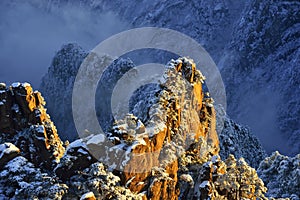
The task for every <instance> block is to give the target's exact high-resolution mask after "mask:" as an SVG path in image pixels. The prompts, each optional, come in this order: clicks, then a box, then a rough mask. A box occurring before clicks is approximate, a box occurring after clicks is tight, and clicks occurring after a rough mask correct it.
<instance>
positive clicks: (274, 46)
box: [222, 1, 300, 155]
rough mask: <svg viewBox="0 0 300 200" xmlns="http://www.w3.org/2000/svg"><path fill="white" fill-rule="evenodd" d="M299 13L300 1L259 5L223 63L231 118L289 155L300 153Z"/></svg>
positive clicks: (246, 19)
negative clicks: (248, 127)
mask: <svg viewBox="0 0 300 200" xmlns="http://www.w3.org/2000/svg"><path fill="white" fill-rule="evenodd" d="M299 10H300V3H299V1H272V2H270V1H263V2H262V1H253V2H252V3H251V4H250V5H249V6H248V7H247V8H246V10H245V13H244V15H243V17H242V18H241V21H240V23H239V24H238V25H237V27H236V28H235V33H234V35H233V39H232V41H231V43H230V44H229V45H228V51H227V52H226V53H225V54H224V57H223V60H222V63H223V64H222V74H223V80H225V83H226V85H227V98H228V102H229V104H228V106H229V108H228V113H229V115H230V116H232V117H233V119H236V120H237V121H238V122H242V123H246V124H248V125H249V126H250V127H251V128H252V130H253V132H254V133H256V135H258V137H259V138H260V139H261V141H262V142H263V145H264V146H265V147H266V148H267V149H268V151H272V150H273V151H274V150H275V147H274V145H273V144H274V143H276V144H277V148H278V149H279V150H280V151H282V152H284V153H286V154H289V155H294V154H297V153H299V152H300V149H299V148H300V134H299V133H300V132H299V129H300V118H299V117H300V106H299V105H300V96H299V95H300V82H299V77H300V67H299V62H300V61H299V58H300V35H299V32H300V23H299V21H300V15H299ZM270 138H272V139H270Z"/></svg>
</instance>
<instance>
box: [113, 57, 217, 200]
mask: <svg viewBox="0 0 300 200" xmlns="http://www.w3.org/2000/svg"><path fill="white" fill-rule="evenodd" d="M204 79H205V77H204V76H203V75H202V74H201V72H200V71H198V70H197V69H196V66H195V63H194V62H193V60H191V59H188V58H179V59H178V60H176V61H174V60H172V61H171V62H170V63H169V64H168V68H167V69H166V72H165V76H164V82H163V83H161V86H160V87H161V90H160V91H159V92H158V93H157V101H156V103H154V104H152V105H151V106H150V108H149V111H148V120H147V121H146V122H141V121H140V120H139V119H138V118H136V117H135V116H133V115H128V116H126V118H125V119H124V120H120V121H119V122H117V124H116V125H115V126H114V132H115V134H114V136H117V137H119V138H120V140H125V141H127V142H126V146H127V150H128V151H129V152H130V153H129V154H128V155H126V159H125V164H124V163H123V170H122V171H123V173H122V175H121V178H122V181H123V183H124V184H125V185H126V186H127V187H128V188H129V189H130V190H131V191H133V192H137V193H140V192H143V193H144V194H145V197H144V198H145V199H153V200H155V199H178V196H179V193H180V189H179V184H178V170H179V159H180V158H181V157H182V156H185V155H190V156H192V157H193V159H194V160H201V157H204V156H206V155H207V154H211V155H214V154H217V153H218V151H219V142H218V136H217V133H216V116H215V110H214V107H213V105H212V104H213V100H212V99H211V98H209V96H208V94H204V93H203V91H202V84H203V83H204ZM132 124H134V125H132ZM128 127H131V129H132V130H133V132H132V131H131V133H130V131H129V130H128V129H130V128H128Z"/></svg>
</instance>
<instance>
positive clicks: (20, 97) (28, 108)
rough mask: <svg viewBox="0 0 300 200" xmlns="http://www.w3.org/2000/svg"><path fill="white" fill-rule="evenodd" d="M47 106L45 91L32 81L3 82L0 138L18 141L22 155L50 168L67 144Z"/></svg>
mask: <svg viewBox="0 0 300 200" xmlns="http://www.w3.org/2000/svg"><path fill="white" fill-rule="evenodd" d="M44 105H45V102H44V99H43V97H42V96H41V94H40V93H39V92H37V91H35V92H34V91H33V90H32V87H31V86H30V85H29V84H28V83H23V84H21V83H14V84H12V86H10V87H6V85H5V84H3V83H1V84H0V133H1V135H0V136H1V138H0V140H1V141H2V142H3V141H8V142H12V143H14V144H15V145H16V146H17V147H18V148H20V150H21V155H24V156H25V157H27V158H28V159H29V160H30V161H31V162H33V163H34V164H36V165H37V166H40V165H41V166H44V167H46V168H49V169H50V168H51V167H52V166H54V165H55V163H56V162H58V161H59V159H60V158H61V157H62V155H63V153H64V147H63V145H62V142H61V140H60V138H59V136H58V134H57V130H56V128H55V126H54V124H53V122H52V121H51V120H50V117H49V115H47V113H46V109H45V108H44ZM20 131H22V132H23V133H22V134H20ZM24 131H25V132H26V134H24Z"/></svg>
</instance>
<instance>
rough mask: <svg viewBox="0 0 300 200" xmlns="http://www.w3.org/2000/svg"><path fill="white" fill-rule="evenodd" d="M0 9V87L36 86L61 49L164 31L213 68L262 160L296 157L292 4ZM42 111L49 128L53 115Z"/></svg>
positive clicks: (298, 116)
mask: <svg viewBox="0 0 300 200" xmlns="http://www.w3.org/2000/svg"><path fill="white" fill-rule="evenodd" d="M0 5H1V8H0V9H1V12H0V13H1V14H0V44H1V46H2V48H1V50H0V61H1V63H2V65H1V74H0V80H1V81H4V82H7V83H8V84H9V83H11V82H15V81H29V82H31V83H33V85H36V86H38V85H39V84H40V83H41V81H40V80H41V78H42V76H43V75H44V74H46V72H47V69H48V67H49V66H51V65H52V58H53V57H54V56H55V52H56V51H58V50H59V49H60V47H61V46H62V45H63V44H66V43H69V42H76V43H78V44H79V45H80V46H82V47H83V49H85V50H90V49H92V48H93V47H94V46H95V45H97V44H98V43H99V42H100V41H101V40H103V39H105V38H107V37H109V36H110V35H112V34H114V33H117V32H120V31H122V30H126V29H129V28H132V27H143V26H156V27H166V28H171V29H175V30H178V31H180V32H183V33H185V34H187V35H189V36H191V37H192V38H194V39H195V40H197V41H198V42H199V43H200V44H201V45H203V47H204V48H205V49H206V50H207V51H208V52H209V53H210V55H211V56H212V58H213V59H214V61H215V62H216V63H217V65H218V67H219V68H220V70H221V72H222V77H223V80H224V82H225V85H226V90H227V98H228V110H227V112H228V114H229V115H230V117H231V118H233V119H234V120H236V121H237V122H240V123H243V124H246V125H248V126H249V127H250V129H251V130H252V132H253V133H254V134H255V135H256V136H257V137H258V138H259V139H260V140H261V142H262V144H263V146H264V148H265V149H266V150H267V152H272V151H274V150H277V149H278V150H280V151H281V152H282V153H284V154H288V155H294V154H296V153H299V151H300V149H299V148H300V124H299V123H300V98H299V95H300V86H299V85H300V84H299V78H298V77H300V69H299V53H300V50H299V46H300V39H299V38H300V37H299V32H300V24H299V21H300V17H299V10H300V3H299V2H298V1H270V2H261V1H258V0H248V1H241V2H240V1H238V2H236V1H232V0H219V1H214V2H208V1H186V2H185V1H172V2H170V1H159V0H155V1H152V2H151V3H149V2H148V1H145V0H144V1H138V2H133V1H121V0H117V1H114V2H111V1H108V0H104V1H96V0H88V1H81V0H76V1H67V0H61V1H60V0H55V1H50V0H49V1H46V0H45V1H34V0H32V1H29V3H19V2H18V1H2V2H1V3H0ZM70 59H71V58H70ZM61 67H64V66H61ZM55 78H57V77H55ZM55 81H56V79H54V80H52V82H55ZM52 82H49V84H51V83H52ZM44 84H47V83H44ZM41 90H42V91H43V87H42V88H41ZM54 91H55V90H54ZM44 96H45V97H46V101H47V102H49V101H48V100H47V94H44ZM48 109H49V113H50V115H51V116H52V117H53V118H54V122H56V121H55V112H58V111H57V110H55V109H53V107H50V106H49V107H48ZM56 123H57V122H56ZM58 129H59V131H60V130H61V131H62V132H63V129H62V127H60V126H58Z"/></svg>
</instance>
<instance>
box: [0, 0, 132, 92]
mask: <svg viewBox="0 0 300 200" xmlns="http://www.w3.org/2000/svg"><path fill="white" fill-rule="evenodd" d="M126 27H127V26H126V25H125V23H124V22H121V21H120V20H118V19H117V17H116V16H114V15H113V14H112V13H93V12H92V11H89V10H88V9H83V8H80V9H78V8H75V7H73V8H72V7H70V6H68V9H65V8H64V7H60V8H57V9H51V11H49V10H46V9H45V8H42V7H40V8H37V7H35V6H33V5H29V4H26V3H18V4H15V5H11V6H8V5H4V3H3V2H0V82H6V83H7V84H10V83H11V82H15V81H20V82H23V81H27V82H30V83H32V85H33V86H34V87H35V88H37V87H38V86H39V83H40V79H41V78H42V76H43V75H44V74H45V73H46V72H47V69H48V67H49V66H50V64H51V60H52V58H53V56H54V55H55V52H56V51H58V50H59V49H60V47H61V46H62V44H66V43H69V42H77V43H78V44H79V45H80V46H82V47H83V48H84V49H92V48H93V47H95V46H96V45H97V44H98V43H99V42H100V41H101V40H103V39H105V38H107V37H109V36H111V35H112V34H114V33H117V32H120V31H122V30H125V29H126Z"/></svg>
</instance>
